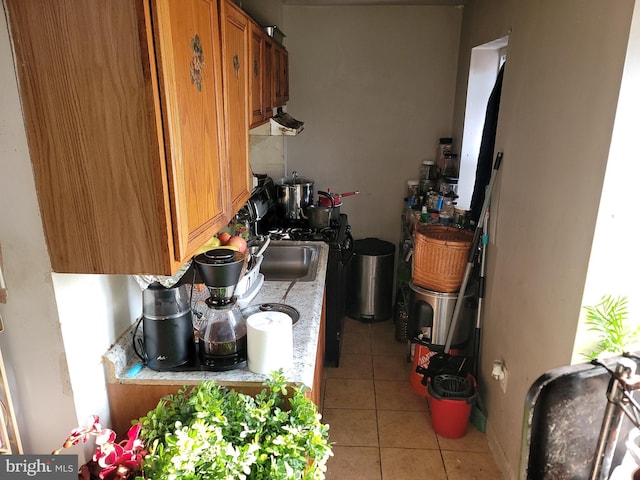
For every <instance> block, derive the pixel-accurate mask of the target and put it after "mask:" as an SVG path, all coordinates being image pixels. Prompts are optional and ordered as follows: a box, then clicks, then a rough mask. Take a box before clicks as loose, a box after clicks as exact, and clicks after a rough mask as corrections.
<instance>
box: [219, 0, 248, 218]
mask: <svg viewBox="0 0 640 480" xmlns="http://www.w3.org/2000/svg"><path fill="white" fill-rule="evenodd" d="M221 12H222V13H221V15H222V46H223V48H222V62H223V67H222V71H223V88H224V99H225V109H224V110H225V124H226V126H227V128H226V134H227V156H228V158H229V177H228V184H229V186H230V188H231V208H232V210H233V212H237V211H238V210H240V208H242V206H243V205H244V204H245V202H246V201H247V200H248V199H249V195H250V194H251V169H250V167H249V75H250V72H251V70H252V69H251V67H250V62H249V19H248V17H247V16H246V14H245V13H244V12H243V11H242V10H240V9H239V8H238V7H236V6H235V5H234V4H233V3H231V1H230V0H221Z"/></svg>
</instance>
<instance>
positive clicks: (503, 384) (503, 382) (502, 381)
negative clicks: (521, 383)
mask: <svg viewBox="0 0 640 480" xmlns="http://www.w3.org/2000/svg"><path fill="white" fill-rule="evenodd" d="M502 372H503V373H504V375H503V376H502V378H501V379H500V388H501V389H502V393H507V380H509V370H507V367H505V366H504V365H502Z"/></svg>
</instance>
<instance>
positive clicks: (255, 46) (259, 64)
mask: <svg viewBox="0 0 640 480" xmlns="http://www.w3.org/2000/svg"><path fill="white" fill-rule="evenodd" d="M249 59H250V62H251V65H250V68H251V72H250V74H249V98H250V99H251V125H250V126H251V127H254V126H256V125H259V124H260V123H262V121H263V120H264V118H265V115H264V114H265V109H264V95H263V92H262V88H263V81H262V77H263V72H264V37H263V35H262V31H261V29H260V27H258V26H257V25H256V24H254V23H251V41H250V42H249Z"/></svg>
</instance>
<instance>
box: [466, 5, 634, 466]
mask: <svg viewBox="0 0 640 480" xmlns="http://www.w3.org/2000/svg"><path fill="white" fill-rule="evenodd" d="M633 3H634V2H633V1H630V0H629V1H621V2H617V3H616V8H615V9H614V8H611V5H610V4H609V3H608V2H601V1H587V2H585V1H579V0H575V1H574V0H567V1H563V2H556V1H551V0H545V1H533V0H532V1H524V2H523V1H520V0H503V1H489V0H484V1H478V2H469V5H468V6H467V7H465V14H464V21H463V26H462V37H461V47H460V51H461V56H460V62H459V70H458V80H459V81H458V87H457V93H456V110H455V112H456V116H455V126H456V132H457V133H458V135H459V134H460V129H461V125H462V118H461V116H462V114H461V112H462V111H463V102H464V92H465V85H466V76H467V74H468V55H469V52H470V49H471V48H472V47H474V46H476V45H479V44H482V43H485V42H487V41H491V40H493V39H495V38H500V37H502V36H504V35H505V34H508V33H510V38H509V47H508V58H507V65H506V69H505V77H504V85H503V91H502V102H501V111H500V119H499V124H498V135H497V139H496V148H497V150H499V151H500V150H501V151H504V162H503V166H502V168H501V171H500V177H499V181H498V184H497V192H496V193H497V194H496V196H495V198H494V201H493V202H492V212H491V213H492V218H493V219H494V220H495V222H494V224H493V227H492V229H490V234H491V242H490V245H489V258H488V273H487V281H488V291H487V295H486V297H487V300H486V302H485V306H486V309H485V311H484V322H485V323H484V329H483V343H482V349H483V350H482V351H483V354H482V366H483V372H485V373H484V375H483V380H485V381H484V382H483V384H484V388H483V396H484V399H485V402H486V404H487V406H488V412H489V427H490V429H489V436H490V438H491V439H492V440H493V445H494V447H495V448H494V453H496V455H497V456H498V459H499V462H500V464H501V465H502V466H503V468H504V470H505V471H506V472H507V476H506V478H516V472H517V470H518V464H519V450H520V438H521V434H522V430H521V428H520V425H522V422H523V406H524V400H525V395H526V393H527V390H528V388H529V387H530V385H531V384H532V383H533V382H534V381H535V380H536V379H537V378H538V377H539V376H540V375H541V374H542V373H544V372H545V371H547V370H550V369H552V368H555V367H559V366H562V365H568V364H570V363H571V356H572V353H573V345H574V339H575V334H576V328H577V324H578V320H579V317H580V311H581V305H582V300H583V293H584V289H585V284H586V282H587V279H588V278H587V277H588V275H587V274H588V264H589V256H590V252H591V247H592V241H593V238H594V231H595V227H596V218H597V215H598V209H599V204H600V198H601V192H602V188H603V179H604V174H605V168H606V166H607V161H608V156H609V146H610V143H611V134H612V128H613V121H614V116H615V113H616V107H617V98H618V92H619V90H620V82H621V77H622V67H623V61H624V56H625V52H626V48H627V39H628V33H629V24H630V20H631V13H632V8H633ZM631 181H632V179H630V178H627V179H626V182H625V183H626V184H625V183H623V184H619V185H617V187H618V188H621V189H627V188H633V187H632V185H631ZM613 248H615V247H613ZM613 268H622V269H624V268H625V266H624V265H618V266H615V267H613ZM610 273H613V270H612V271H611V272H610ZM602 293H608V292H602ZM492 359H501V360H503V361H504V362H505V364H506V365H507V367H508V369H509V372H510V377H509V380H508V383H507V389H506V393H503V392H502V390H501V389H500V387H499V385H498V383H497V382H492V381H491V380H489V379H488V372H489V371H490V363H491V360H492ZM603 401H604V399H603Z"/></svg>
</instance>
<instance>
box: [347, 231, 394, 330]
mask: <svg viewBox="0 0 640 480" xmlns="http://www.w3.org/2000/svg"><path fill="white" fill-rule="evenodd" d="M394 263H395V246H394V244H393V243H390V242H386V241H384V240H380V239H379V238H364V239H360V240H355V241H354V242H353V257H352V258H351V262H350V263H349V271H348V275H347V305H346V312H347V315H348V316H350V317H351V318H355V319H356V320H361V321H363V322H377V321H382V320H387V319H388V318H390V317H391V314H392V311H393V305H392V301H393V272H394Z"/></svg>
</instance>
